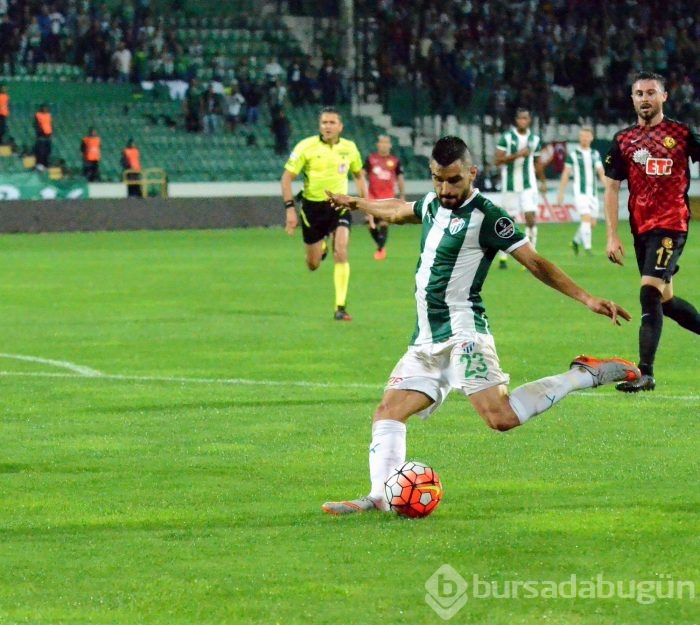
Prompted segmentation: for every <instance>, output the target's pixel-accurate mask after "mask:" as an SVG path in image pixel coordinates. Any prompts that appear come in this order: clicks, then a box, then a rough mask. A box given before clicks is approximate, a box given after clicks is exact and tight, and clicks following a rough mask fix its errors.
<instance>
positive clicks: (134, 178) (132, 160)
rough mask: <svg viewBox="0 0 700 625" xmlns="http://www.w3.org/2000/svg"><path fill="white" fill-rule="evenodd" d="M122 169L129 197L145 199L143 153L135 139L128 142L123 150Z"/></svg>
mask: <svg viewBox="0 0 700 625" xmlns="http://www.w3.org/2000/svg"><path fill="white" fill-rule="evenodd" d="M122 167H123V168H124V176H125V178H126V191H127V195H128V196H129V197H143V190H142V189H141V152H139V149H138V147H137V146H136V144H135V143H134V140H133V139H129V140H128V141H127V142H126V147H125V148H124V149H123V150H122Z"/></svg>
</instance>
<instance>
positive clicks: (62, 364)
mask: <svg viewBox="0 0 700 625" xmlns="http://www.w3.org/2000/svg"><path fill="white" fill-rule="evenodd" d="M0 358H10V359H12V360H24V361H25V362H36V363H39V364H42V365H50V366H52V367H58V368H59V369H68V370H69V371H73V372H74V373H78V374H80V375H82V376H87V377H91V378H94V377H97V376H101V375H102V373H101V372H99V371H97V369H91V368H90V367H83V366H82V365H76V364H75V363H72V362H67V361H66V360H52V359H51V358H39V357H38V356H23V355H22V354H2V353H0Z"/></svg>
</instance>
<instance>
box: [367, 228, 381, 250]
mask: <svg viewBox="0 0 700 625" xmlns="http://www.w3.org/2000/svg"><path fill="white" fill-rule="evenodd" d="M369 233H370V235H371V236H372V239H374V242H375V243H376V244H377V245H379V228H377V227H376V226H374V227H372V226H369Z"/></svg>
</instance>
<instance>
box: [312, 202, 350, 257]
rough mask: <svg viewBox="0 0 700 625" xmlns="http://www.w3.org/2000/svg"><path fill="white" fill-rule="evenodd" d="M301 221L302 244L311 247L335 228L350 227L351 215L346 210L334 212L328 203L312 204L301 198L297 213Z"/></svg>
mask: <svg viewBox="0 0 700 625" xmlns="http://www.w3.org/2000/svg"><path fill="white" fill-rule="evenodd" d="M299 218H300V219H301V233H302V235H303V238H304V243H306V244H307V245H311V244H313V243H317V242H318V241H321V240H322V239H324V238H325V237H327V236H328V235H329V234H332V233H333V232H335V230H336V228H341V227H342V228H348V229H350V227H351V226H352V213H351V212H350V211H349V210H348V209H347V208H346V209H343V210H341V211H337V210H335V209H334V208H333V207H332V206H331V203H330V202H313V201H311V200H307V199H306V198H302V202H301V209H300V211H299Z"/></svg>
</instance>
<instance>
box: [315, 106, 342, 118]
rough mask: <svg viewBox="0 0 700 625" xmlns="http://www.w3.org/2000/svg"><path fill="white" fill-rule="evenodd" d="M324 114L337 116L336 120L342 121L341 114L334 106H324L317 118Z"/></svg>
mask: <svg viewBox="0 0 700 625" xmlns="http://www.w3.org/2000/svg"><path fill="white" fill-rule="evenodd" d="M324 113H331V114H333V115H337V116H338V119H339V120H340V121H343V114H342V113H341V112H340V111H339V110H338V109H337V108H335V106H324V107H323V108H322V109H321V110H320V111H319V113H318V116H319V118H320V117H321V115H323V114H324Z"/></svg>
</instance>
